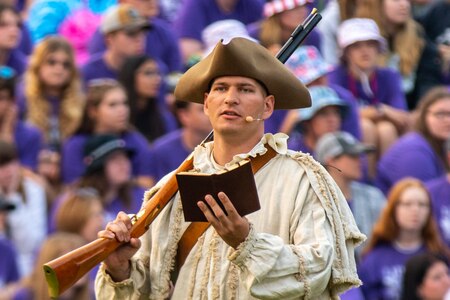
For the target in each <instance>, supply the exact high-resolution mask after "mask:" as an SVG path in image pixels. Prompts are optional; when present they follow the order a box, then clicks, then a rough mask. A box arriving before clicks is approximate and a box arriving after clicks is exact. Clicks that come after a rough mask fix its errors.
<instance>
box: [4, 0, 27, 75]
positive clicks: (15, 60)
mask: <svg viewBox="0 0 450 300" xmlns="http://www.w3.org/2000/svg"><path fill="white" fill-rule="evenodd" d="M20 31H21V24H20V16H19V14H18V13H17V11H16V10H15V9H14V7H12V6H9V5H7V4H3V3H0V65H6V66H8V67H11V68H12V69H14V71H15V72H16V73H17V74H18V75H21V74H22V73H23V72H24V71H25V68H26V65H27V58H26V56H25V55H24V54H23V53H22V52H21V51H20V49H19V48H18V46H19V42H20V39H21V33H20Z"/></svg>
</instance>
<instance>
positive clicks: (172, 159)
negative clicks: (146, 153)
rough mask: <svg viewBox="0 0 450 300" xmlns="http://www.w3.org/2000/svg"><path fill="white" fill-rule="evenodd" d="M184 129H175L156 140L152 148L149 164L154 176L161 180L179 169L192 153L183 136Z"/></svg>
mask: <svg viewBox="0 0 450 300" xmlns="http://www.w3.org/2000/svg"><path fill="white" fill-rule="evenodd" d="M181 133H182V129H178V130H175V131H173V132H170V133H168V134H166V135H163V136H162V137H160V138H158V139H157V140H155V142H154V143H153V145H152V148H151V150H150V151H151V155H150V156H151V157H152V159H151V163H150V166H149V169H150V172H151V175H152V177H153V178H154V179H155V180H156V181H159V180H160V179H161V178H162V177H163V176H164V175H166V174H168V173H169V172H171V171H173V170H175V169H177V168H178V167H179V166H180V165H181V163H182V162H183V161H184V160H185V159H186V157H187V156H188V155H189V154H190V153H191V151H190V150H189V149H187V148H186V146H185V145H184V143H183V141H182V138H181Z"/></svg>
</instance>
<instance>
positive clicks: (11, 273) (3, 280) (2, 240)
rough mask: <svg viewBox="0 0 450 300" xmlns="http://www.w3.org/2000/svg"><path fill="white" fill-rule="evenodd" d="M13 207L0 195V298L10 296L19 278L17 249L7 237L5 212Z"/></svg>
mask: <svg viewBox="0 0 450 300" xmlns="http://www.w3.org/2000/svg"><path fill="white" fill-rule="evenodd" d="M14 208H15V206H14V205H12V204H11V203H9V202H8V201H7V200H6V199H4V198H3V197H2V196H0V266H2V268H1V270H0V299H8V298H10V295H11V293H13V292H12V291H14V290H15V288H16V284H17V282H18V281H19V279H20V274H19V268H18V265H17V251H16V248H15V247H14V245H13V244H12V243H11V241H10V240H9V239H8V237H7V230H8V229H7V222H6V219H7V214H8V212H10V211H12V210H13V209H14Z"/></svg>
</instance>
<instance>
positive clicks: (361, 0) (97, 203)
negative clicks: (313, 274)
mask: <svg viewBox="0 0 450 300" xmlns="http://www.w3.org/2000/svg"><path fill="white" fill-rule="evenodd" d="M313 8H317V9H318V10H319V12H320V13H321V14H322V17H323V19H322V21H321V22H320V23H319V25H318V26H317V27H316V28H315V29H314V30H313V31H312V32H311V33H310V34H309V35H308V37H307V38H306V40H305V41H304V42H303V44H302V45H301V46H300V47H299V48H298V49H297V50H296V51H295V52H294V53H293V54H292V56H291V57H290V58H289V60H288V61H287V62H286V66H287V67H288V68H289V69H290V70H291V71H292V72H293V74H294V75H295V76H296V77H297V78H298V79H299V80H300V81H302V82H303V83H304V84H305V85H306V86H307V87H308V89H309V91H310V94H311V98H312V106H311V107H309V108H306V109H300V110H290V111H288V110H277V111H275V113H274V114H273V115H272V116H271V118H270V119H268V120H266V121H265V131H266V132H268V133H274V134H275V133H278V132H281V133H284V134H287V135H288V136H289V140H288V143H289V146H290V149H293V150H297V151H303V152H307V153H310V154H311V155H312V156H313V157H314V158H315V159H316V160H318V161H319V162H320V163H322V164H323V165H324V166H325V167H326V168H327V170H328V171H329V173H330V174H331V175H332V177H333V178H334V179H335V181H336V182H337V184H338V185H339V187H340V188H341V190H342V192H343V194H344V196H345V197H346V199H347V201H348V204H349V206H350V208H351V210H352V212H353V214H354V216H355V219H356V222H357V224H358V226H359V228H360V229H361V231H362V232H363V233H364V234H365V235H366V236H367V237H368V239H367V241H366V242H365V243H364V244H363V245H361V246H360V247H359V248H358V251H357V261H358V273H359V276H360V278H361V280H362V282H363V285H362V286H361V287H360V288H357V289H353V290H350V291H348V292H347V293H345V294H344V295H342V299H355V300H357V299H361V300H364V299H365V300H375V299H389V300H395V299H405V300H406V299H408V300H409V299H444V297H445V295H446V294H447V298H446V299H450V292H448V291H449V290H450V277H449V259H450V250H449V247H450V17H449V16H450V0H271V1H269V0H268V1H264V0H97V1H90V0H0V299H48V294H47V285H46V283H45V279H44V273H43V271H42V265H43V264H44V263H45V262H48V261H50V260H52V259H54V258H56V257H59V256H61V255H62V254H64V253H66V252H68V251H70V250H72V249H75V248H78V247H80V246H81V245H83V244H86V243H88V242H91V241H93V240H95V239H96V237H97V232H98V231H99V230H102V229H103V228H104V226H105V224H106V223H107V222H108V221H110V220H113V219H114V217H115V216H116V214H117V213H118V212H119V211H125V212H127V213H136V212H137V211H139V209H140V207H141V204H142V197H143V193H144V191H145V190H147V189H149V188H150V187H152V186H153V185H154V184H155V183H156V182H158V180H160V179H161V178H162V177H163V176H165V175H166V174H168V173H169V172H170V171H172V170H174V169H176V168H177V167H178V166H179V165H180V164H181V163H182V161H183V160H184V159H185V158H186V157H187V156H188V155H189V154H190V153H191V152H192V151H193V149H194V147H195V146H196V145H198V144H199V143H201V141H202V140H203V139H204V138H205V137H206V136H207V135H208V133H209V132H210V130H211V125H210V123H209V120H208V118H207V116H206V115H205V114H204V113H203V107H202V105H200V104H196V103H190V102H184V101H182V100H186V99H175V98H174V95H173V91H174V89H175V87H176V84H177V80H178V79H179V77H180V75H181V74H183V72H184V71H186V70H187V69H189V68H190V67H191V66H193V65H194V64H195V63H197V62H198V61H200V60H201V59H202V58H203V57H205V56H207V55H208V54H209V53H210V52H211V51H212V49H213V48H214V46H215V45H216V44H217V42H219V41H221V40H223V42H224V43H226V42H228V41H229V40H230V39H232V38H233V37H243V38H248V39H250V40H252V41H255V42H257V43H260V44H261V45H263V46H264V47H266V48H267V49H268V50H269V51H270V52H271V53H273V55H276V54H277V53H278V52H279V50H280V49H281V48H282V46H283V44H284V43H285V42H286V41H287V40H288V39H289V37H290V35H291V33H292V32H293V31H294V29H295V28H296V27H297V26H298V25H299V24H300V23H302V22H303V21H304V20H305V19H306V18H307V16H308V14H309V13H310V12H311V10H312V9H313ZM286 184H289V183H288V182H287V183H286ZM280 201H282V199H280ZM95 272H96V269H94V270H93V271H92V272H90V273H89V275H88V276H86V277H85V278H83V279H81V280H80V281H79V282H77V283H76V284H75V285H74V286H73V287H72V288H71V289H70V290H69V291H67V292H66V293H64V294H63V296H62V297H61V299H91V298H92V297H93V280H94V277H95Z"/></svg>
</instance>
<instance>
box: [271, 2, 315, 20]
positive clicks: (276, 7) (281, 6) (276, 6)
mask: <svg viewBox="0 0 450 300" xmlns="http://www.w3.org/2000/svg"><path fill="white" fill-rule="evenodd" d="M313 2H314V0H273V1H270V2H266V3H265V4H264V16H265V17H266V18H268V17H271V16H273V15H275V14H279V13H281V12H283V11H286V10H291V9H294V8H296V7H298V6H303V5H305V4H307V3H313Z"/></svg>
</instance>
